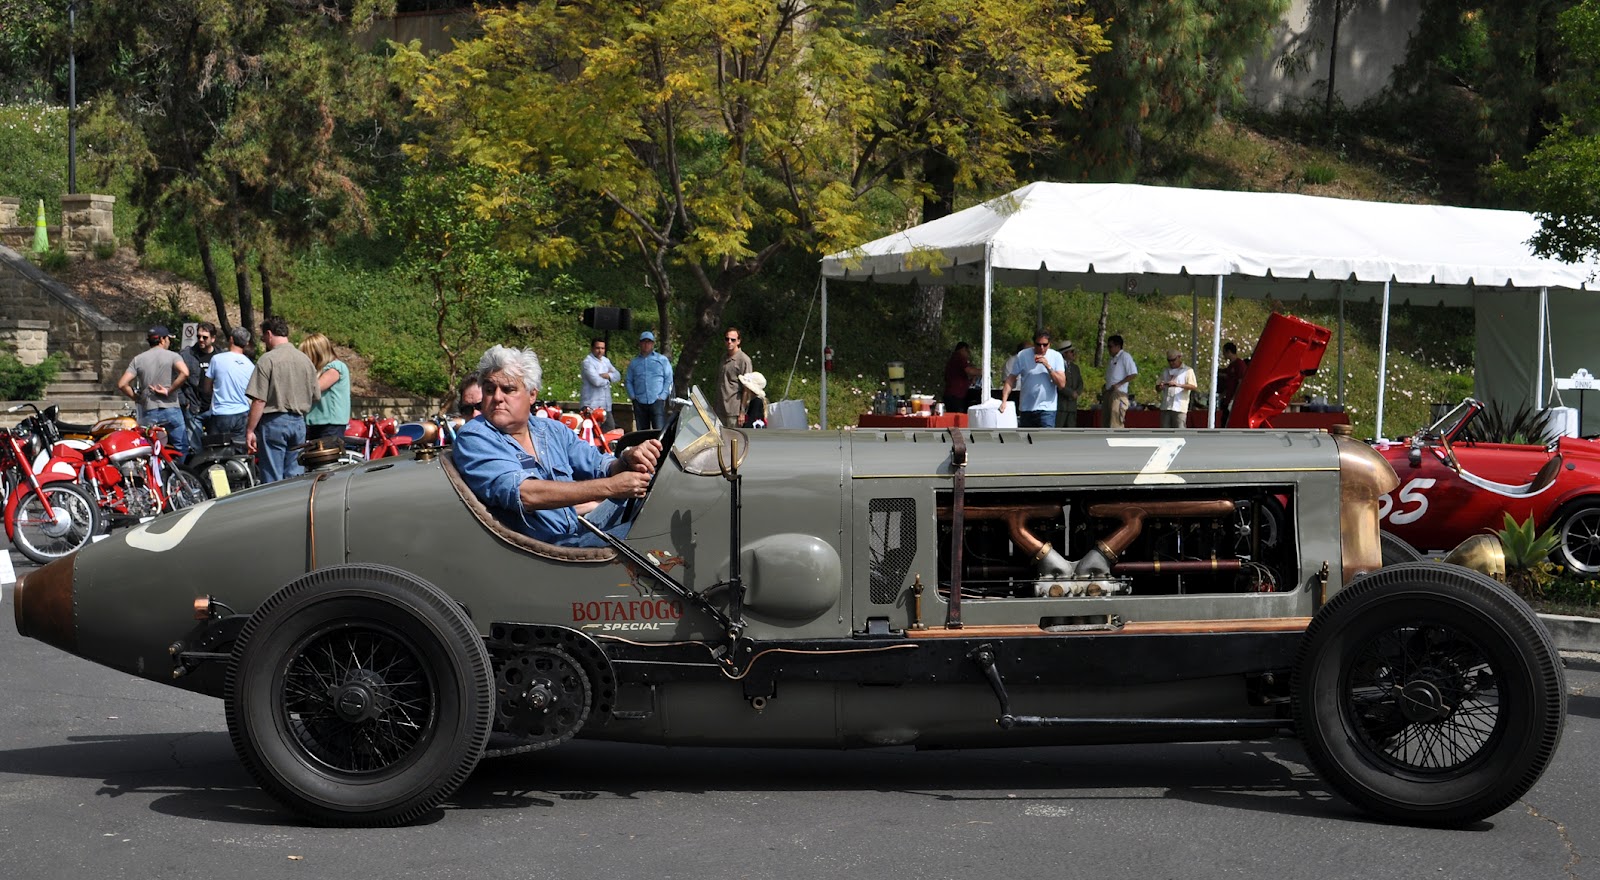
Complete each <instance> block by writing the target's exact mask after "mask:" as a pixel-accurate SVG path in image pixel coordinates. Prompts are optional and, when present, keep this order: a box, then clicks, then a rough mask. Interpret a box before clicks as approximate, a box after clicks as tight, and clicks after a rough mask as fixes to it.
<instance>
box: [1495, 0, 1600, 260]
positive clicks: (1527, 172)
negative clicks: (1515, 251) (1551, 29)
mask: <svg viewBox="0 0 1600 880" xmlns="http://www.w3.org/2000/svg"><path fill="white" fill-rule="evenodd" d="M1559 30H1560V34H1561V38H1562V41H1563V43H1564V44H1565V47H1566V48H1567V50H1568V51H1570V52H1571V53H1572V60H1571V64H1570V66H1569V68H1568V71H1567V75H1566V77H1565V78H1564V81H1563V82H1562V83H1561V84H1560V86H1559V88H1558V90H1557V96H1558V100H1559V103H1560V105H1561V106H1563V107H1564V108H1566V113H1565V115H1564V116H1563V118H1562V120H1561V121H1560V123H1559V124H1557V125H1556V126H1555V127H1554V129H1553V130H1552V131H1551V132H1550V133H1549V136H1548V137H1546V138H1545V139H1544V140H1543V141H1542V142H1541V143H1540V144H1539V146H1538V147H1537V148H1535V149H1534V150H1533V151H1532V152H1531V153H1529V154H1528V155H1527V157H1526V160H1525V164H1524V165H1522V166H1521V167H1517V166H1514V165H1512V164H1510V163H1506V162H1500V163H1497V164H1496V166H1495V168H1494V173H1495V178H1496V180H1497V181H1498V182H1499V183H1500V184H1501V185H1502V186H1504V187H1505V188H1506V189H1507V191H1509V192H1510V193H1511V194H1512V195H1513V197H1514V198H1516V199H1517V200H1518V201H1520V202H1521V203H1523V204H1525V205H1526V206H1528V207H1530V208H1531V209H1532V210H1533V211H1534V212H1535V213H1536V214H1537V215H1538V217H1539V225H1540V229H1539V232H1537V233H1536V234H1535V235H1534V237H1533V246H1534V249H1535V250H1536V251H1537V252H1539V253H1540V254H1543V255H1545V256H1553V257H1558V258H1560V259H1563V260H1567V261H1569V262H1576V261H1579V260H1585V259H1589V260H1600V84H1597V82H1596V79H1595V75H1596V72H1600V0H1585V2H1583V3H1581V4H1579V5H1577V6H1574V7H1573V8H1571V9H1568V10H1567V11H1565V12H1563V13H1562V14H1561V16H1560V19H1559Z"/></svg>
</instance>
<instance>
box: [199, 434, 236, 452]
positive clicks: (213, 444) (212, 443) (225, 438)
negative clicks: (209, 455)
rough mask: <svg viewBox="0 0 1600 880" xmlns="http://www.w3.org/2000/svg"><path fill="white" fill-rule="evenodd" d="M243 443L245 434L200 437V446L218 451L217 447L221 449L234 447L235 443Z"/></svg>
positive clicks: (205, 435) (203, 435)
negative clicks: (222, 447) (221, 447)
mask: <svg viewBox="0 0 1600 880" xmlns="http://www.w3.org/2000/svg"><path fill="white" fill-rule="evenodd" d="M243 442H244V435H243V434H202V435H200V445H201V446H203V447H205V448H206V449H216V448H217V447H220V446H232V445H234V444H235V443H243Z"/></svg>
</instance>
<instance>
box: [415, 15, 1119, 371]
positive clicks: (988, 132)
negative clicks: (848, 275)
mask: <svg viewBox="0 0 1600 880" xmlns="http://www.w3.org/2000/svg"><path fill="white" fill-rule="evenodd" d="M1081 11H1082V6H1081V4H1079V3H1072V2H1068V3H1062V2H1050V0H1023V2H1000V0H980V2H970V0H969V2H954V0H907V2H903V3H895V4H890V5H887V6H885V7H884V8H882V9H880V10H878V11H876V12H860V11H858V9H857V8H856V7H855V6H854V5H852V4H848V3H843V2H837V0H818V2H803V0H777V2H772V0H764V2H763V0H643V2H639V0H630V2H619V0H594V2H590V3H585V4H581V5H580V4H567V3H558V2H551V0H544V2H537V3H526V4H522V5H520V6H518V7H516V8H514V9H505V10H493V9H484V10H482V11H481V17H482V24H483V34H482V36H481V37H480V38H478V39H475V40H472V41H469V42H463V43H460V44H458V46H457V48H456V50H455V51H454V52H451V53H449V54H447V55H445V56H443V57H440V58H437V59H430V58H427V57H426V56H424V55H423V54H422V53H421V52H420V51H419V50H417V49H416V48H414V47H413V48H412V49H410V50H407V51H404V52H402V53H400V54H399V56H398V61H399V64H398V65H397V79H398V81H399V82H401V83H402V84H403V86H404V87H405V88H406V89H407V90H408V91H409V92H410V93H411V95H412V97H413V98H414V100H415V106H416V109H417V118H418V119H420V120H423V121H425V122H426V123H427V124H429V125H430V126H432V127H433V129H434V131H433V134H432V135H431V137H430V143H436V144H438V145H439V147H440V148H441V149H442V150H445V151H448V152H449V153H451V154H452V155H454V156H456V157H458V158H460V159H462V160H465V161H467V162H469V163H472V164H476V165H482V166H485V167H488V168H491V169H495V170H498V171H508V172H526V173H534V174H537V175H539V176H541V177H543V178H545V179H547V180H549V181H550V182H551V183H552V185H554V186H556V187H558V188H560V189H561V190H562V191H569V192H572V193H576V194H581V195H584V196H588V197H591V198H594V199H597V200H599V201H600V202H601V203H602V204H603V205H604V206H606V210H605V211H604V212H602V213H601V214H600V215H599V217H600V220H601V222H598V223H595V224H593V225H590V226H588V227H587V228H584V229H571V230H566V231H563V232H562V233H560V234H555V235H551V236H549V237H547V238H545V239H543V240H541V241H539V242H537V243H534V244H531V245H529V246H528V247H527V248H525V250H524V252H525V253H526V254H527V255H528V256H530V257H531V258H534V259H537V260H539V261H541V262H559V261H561V260H563V259H566V258H568V257H569V256H570V254H571V253H573V252H574V250H575V249H576V248H578V247H591V246H595V245H600V246H609V247H612V248H617V249H619V250H621V249H626V250H630V251H633V252H635V253H637V254H638V255H639V257H640V258H641V259H642V261H643V262H644V264H645V266H646V270H647V272H648V273H649V274H650V276H651V281H652V289H653V290H654V291H655V294H656V298H657V311H658V318H657V320H658V330H657V332H658V334H660V335H661V336H662V337H670V335H671V334H672V332H673V331H672V329H671V328H672V312H673V305H674V303H675V302H676V300H677V296H676V294H675V292H674V289H673V273H672V272H671V271H669V270H671V269H673V268H679V269H681V270H682V271H683V272H684V273H686V274H687V275H688V277H689V278H690V279H692V283H693V287H694V294H695V302H694V305H693V307H692V308H691V310H690V317H689V322H690V329H689V332H688V333H686V334H684V335H685V337H686V338H685V339H684V340H683V343H682V344H681V345H678V346H676V349H677V351H678V353H679V359H678V365H677V377H678V382H679V384H680V386H681V385H682V384H683V383H684V382H685V381H686V380H687V378H688V376H689V374H690V373H691V372H692V370H693V369H694V366H695V364H696V362H697V360H698V358H699V356H700V354H701V353H702V352H703V351H705V349H706V346H707V344H708V343H709V342H710V341H711V340H712V339H713V338H714V337H715V336H716V335H717V334H718V333H720V331H721V325H722V314H723V311H724V309H725V307H726V306H727V304H728V302H729V300H730V299H731V298H732V296H733V295H734V294H735V292H736V291H737V290H738V289H739V288H740V285H741V283H742V282H744V281H746V280H747V279H749V278H751V277H753V276H756V275H758V274H759V273H761V272H762V271H763V270H764V269H766V268H767V267H768V266H769V264H770V263H771V261H772V260H773V259H774V257H776V256H777V255H778V254H780V253H783V252H785V251H787V250H791V249H796V248H803V249H810V250H813V251H825V250H828V249H831V248H842V247H847V246H850V245H853V244H856V243H858V242H860V241H863V240H865V239H867V238H868V237H870V235H871V234H872V233H874V232H877V231H878V230H880V229H882V228H884V227H885V226H889V225H898V224H900V223H902V222H903V221H904V220H905V219H906V214H907V212H906V210H905V207H904V206H905V205H906V204H907V203H908V202H910V201H911V200H913V199H915V198H917V197H918V196H919V195H921V194H922V192H923V191H924V190H923V184H922V172H923V164H924V162H925V160H926V159H927V157H928V155H929V154H930V152H932V151H933V150H934V149H935V148H937V150H938V152H939V153H940V154H941V155H943V156H944V157H947V158H948V159H949V160H950V161H951V162H952V163H953V164H954V165H955V168H954V170H953V172H952V173H951V175H950V177H951V179H952V180H953V181H954V182H955V183H956V184H957V185H962V186H969V187H971V188H972V189H974V190H982V189H983V188H985V187H989V186H994V185H1001V184H1004V183H1008V182H1010V181H1011V179H1012V177H1013V170H1012V166H1011V164H1010V163H1011V161H1012V160H1013V159H1016V158H1018V157H1020V156H1024V155H1027V154H1029V153H1031V152H1033V151H1035V150H1036V149H1038V148H1039V147H1040V146H1041V145H1042V144H1044V143H1045V142H1046V141H1047V137H1048V134H1047V132H1045V131H1044V130H1043V127H1042V126H1040V125H1036V124H1035V123H1036V122H1037V121H1039V120H1038V118H1037V117H1036V116H1035V115H1030V114H1027V113H1021V112H1018V111H1016V110H1015V109H1013V108H1012V106H1011V105H1012V101H1011V96H1010V94H1009V93H1008V91H1007V89H1006V88H1004V87H1003V85H1002V83H1004V82H1010V83H1013V84H1018V85H1021V84H1027V85H1028V86H1029V87H1031V88H1032V89H1034V91H1035V92H1037V93H1039V94H1041V95H1048V96H1050V97H1052V98H1054V99H1055V100H1059V101H1061V102H1063V103H1070V102H1072V101H1074V100H1076V99H1078V98H1080V97H1081V96H1082V79H1083V75H1084V72H1085V61H1084V59H1085V56H1087V55H1089V54H1092V53H1093V52H1095V51H1098V49H1099V39H1100V38H1099V28H1098V26H1097V25H1095V24H1093V22H1092V20H1090V19H1089V18H1088V17H1087V16H1083V15H1081V14H1077V13H1081ZM940 17H943V18H944V19H945V20H944V21H941V22H935V21H934V19H937V18H940ZM935 24H937V27H935V26H934V25H935ZM917 35H920V36H917ZM914 37H915V38H914ZM936 40H939V41H943V45H935V41H936ZM919 41H920V42H919ZM664 342H665V340H664Z"/></svg>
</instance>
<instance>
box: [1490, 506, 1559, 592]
mask: <svg viewBox="0 0 1600 880" xmlns="http://www.w3.org/2000/svg"><path fill="white" fill-rule="evenodd" d="M1495 535H1496V536H1498V537H1499V538H1500V546H1501V548H1502V549H1503V550H1504V551H1505V556H1506V585H1507V586H1509V587H1511V589H1513V590H1516V591H1517V595H1519V596H1521V597H1523V598H1524V599H1538V598H1541V597H1542V596H1543V595H1544V590H1545V587H1546V586H1548V585H1549V584H1550V583H1551V582H1552V581H1554V580H1555V565H1554V564H1553V563H1552V562H1551V561H1550V554H1551V553H1553V552H1554V551H1555V549H1556V545H1557V544H1558V543H1560V538H1558V537H1557V536H1556V533H1555V529H1545V530H1544V531H1542V532H1540V531H1538V530H1536V529H1535V528H1534V527H1533V516H1532V515H1531V514H1530V515H1529V516H1528V518H1527V519H1526V520H1524V521H1523V522H1520V523H1519V522H1517V521H1516V520H1515V519H1513V518H1512V516H1511V514H1509V513H1508V514H1505V528H1503V529H1501V530H1500V531H1498V532H1496V533H1495Z"/></svg>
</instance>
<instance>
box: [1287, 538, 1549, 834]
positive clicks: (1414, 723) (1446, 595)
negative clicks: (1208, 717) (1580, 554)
mask: <svg viewBox="0 0 1600 880" xmlns="http://www.w3.org/2000/svg"><path fill="white" fill-rule="evenodd" d="M1292 694H1293V711H1294V717H1295V721H1296V725H1297V726H1298V728H1299V732H1300V736H1301V738H1302V740H1303V741H1304V742H1305V747H1306V755H1307V757H1309V758H1310V759H1311V764H1312V766H1314V767H1315V768H1316V769H1317V771H1318V772H1319V773H1320V774H1321V775H1322V778H1323V779H1324V780H1325V781H1326V782H1327V783H1328V785H1329V787H1330V788H1332V789H1333V790H1335V791H1337V792H1338V793H1339V794H1341V795H1343V796H1344V797H1345V798H1346V799H1348V800H1349V801H1350V802H1351V803H1354V804H1355V805H1356V806H1358V807H1361V808H1362V809H1365V810H1367V811H1368V812H1371V813H1373V814H1374V815H1377V816H1379V817H1381V818H1384V819H1387V820H1391V821H1398V822H1409V823H1416V824H1424V825H1461V824H1465V823H1469V822H1475V821H1477V820H1480V819H1483V818H1486V817H1488V816H1492V815H1494V814H1495V813H1498V812H1500V811H1501V810H1503V809H1505V808H1506V807H1507V806H1509V805H1511V804H1512V803H1513V802H1514V801H1515V800H1516V799H1517V798H1519V797H1521V796H1522V795H1523V794H1524V793H1526V792H1527V791H1528V789H1529V788H1531V787H1533V784H1534V782H1536V781H1537V780H1538V778H1539V776H1540V774H1541V773H1543V772H1544V769H1545V767H1546V766H1547V765H1548V764H1549V762H1550V758H1551V756H1552V755H1554V753H1555V748H1556V745H1557V744H1558V743H1559V742H1560V739H1561V729H1562V725H1563V722H1564V718H1565V711H1566V685H1565V680H1564V678H1563V674H1562V670H1561V664H1560V663H1559V661H1558V660H1557V657H1556V652H1555V648H1554V646H1553V645H1552V644H1551V643H1550V637H1549V635H1548V634H1547V633H1546V632H1545V630H1544V627H1543V625H1542V624H1540V622H1539V620H1538V618H1537V617H1535V616H1534V614H1533V612H1532V611H1531V610H1529V608H1528V606H1527V605H1526V603H1524V602H1522V601H1521V600H1520V599H1518V598H1517V597H1516V596H1515V595H1513V594H1511V593H1510V591H1508V590H1507V589H1506V588H1505V587H1504V586H1502V585H1500V584H1499V583H1497V582H1495V581H1494V580H1493V579H1492V578H1489V577H1487V576H1485V575H1482V574H1479V573H1478V572H1475V571H1470V570H1468V569H1464V568H1460V567H1457V566H1440V565H1433V564H1430V563H1411V564H1401V565H1396V566H1393V567H1385V568H1383V569H1380V570H1379V571H1377V572H1375V573H1373V574H1371V575H1367V576H1364V577H1361V578H1358V579H1356V580H1355V581H1354V582H1353V583H1352V584H1351V585H1350V586H1349V587H1346V588H1345V589H1344V590H1343V591H1341V592H1340V593H1339V594H1338V595H1336V596H1335V597H1334V598H1333V599H1332V600H1331V601H1330V602H1329V603H1328V604H1327V605H1326V606H1324V607H1323V609H1322V610H1321V611H1320V612H1318V614H1317V616H1316V617H1315V618H1314V619H1313V620H1312V623H1311V626H1310V627H1309V628H1308V629H1307V630H1306V635H1305V639H1304V641H1303V642H1302V644H1301V649H1300V656H1299V658H1298V659H1297V661H1296V666H1295V673H1294V685H1293V688H1292Z"/></svg>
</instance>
